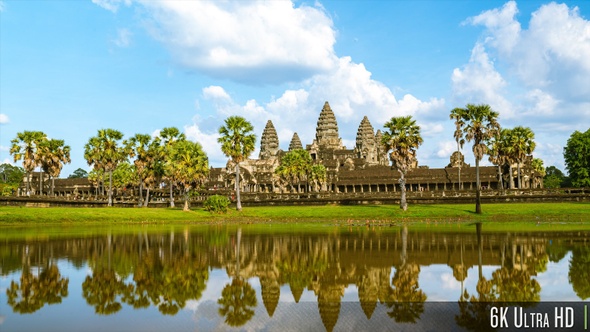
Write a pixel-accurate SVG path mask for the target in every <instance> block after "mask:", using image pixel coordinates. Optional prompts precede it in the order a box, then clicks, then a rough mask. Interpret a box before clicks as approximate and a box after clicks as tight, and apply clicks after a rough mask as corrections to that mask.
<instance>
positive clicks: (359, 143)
mask: <svg viewBox="0 0 590 332" xmlns="http://www.w3.org/2000/svg"><path fill="white" fill-rule="evenodd" d="M365 146H371V147H373V146H375V132H374V131H373V126H371V122H369V118H367V116H365V117H364V118H363V120H362V121H361V124H360V125H359V129H358V131H357V133H356V147H357V148H358V149H362V148H363V147H365Z"/></svg>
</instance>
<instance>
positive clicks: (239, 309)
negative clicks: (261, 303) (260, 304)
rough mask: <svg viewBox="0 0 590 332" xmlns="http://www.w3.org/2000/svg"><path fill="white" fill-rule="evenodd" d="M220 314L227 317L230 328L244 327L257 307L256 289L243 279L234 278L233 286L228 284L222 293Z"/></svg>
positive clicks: (226, 321) (219, 301)
mask: <svg viewBox="0 0 590 332" xmlns="http://www.w3.org/2000/svg"><path fill="white" fill-rule="evenodd" d="M217 303H218V304H219V305H220V307H219V314H220V315H221V316H223V317H225V323H226V324H227V325H229V326H234V327H236V326H242V325H244V324H246V322H248V321H249V320H250V319H251V318H252V316H254V310H253V308H255V307H256V304H257V303H256V292H255V291H254V288H252V286H251V285H250V284H249V283H248V282H247V281H246V280H243V279H242V278H239V277H238V278H233V279H232V282H231V284H226V285H225V287H223V290H222V291H221V298H220V299H219V300H217Z"/></svg>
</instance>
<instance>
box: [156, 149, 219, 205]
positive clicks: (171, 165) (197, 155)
mask: <svg viewBox="0 0 590 332" xmlns="http://www.w3.org/2000/svg"><path fill="white" fill-rule="evenodd" d="M165 167H166V169H167V170H168V172H167V173H168V174H171V175H172V176H173V178H174V179H176V181H178V183H179V184H181V185H182V187H183V189H184V209H183V210H184V211H188V210H189V206H188V195H189V191H190V189H191V188H193V187H194V186H195V185H197V184H199V183H200V182H201V181H202V180H203V179H205V176H206V175H207V174H208V172H209V162H208V159H207V155H206V154H205V152H203V148H202V147H201V144H199V143H195V142H191V141H185V140H183V141H179V142H177V143H176V144H174V147H173V148H172V150H171V153H170V158H169V162H167V163H166V166H165Z"/></svg>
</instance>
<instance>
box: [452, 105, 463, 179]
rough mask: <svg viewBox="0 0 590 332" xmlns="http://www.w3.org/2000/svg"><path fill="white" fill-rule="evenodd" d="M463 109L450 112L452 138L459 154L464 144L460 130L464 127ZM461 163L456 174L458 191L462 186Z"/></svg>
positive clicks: (454, 109)
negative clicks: (452, 127) (453, 122)
mask: <svg viewBox="0 0 590 332" xmlns="http://www.w3.org/2000/svg"><path fill="white" fill-rule="evenodd" d="M463 111H464V110H463V109H462V108H458V107H457V108H453V109H452V110H451V114H450V116H449V117H450V118H451V120H455V132H454V133H453V136H454V137H455V141H456V142H457V152H459V153H461V149H463V144H465V138H464V137H463V131H462V130H461V128H462V127H463V125H464V120H463ZM462 164H463V162H461V163H459V168H458V169H457V172H458V174H459V190H461V189H463V184H462V183H461V167H462V166H463V165H462Z"/></svg>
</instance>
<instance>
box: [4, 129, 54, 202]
mask: <svg viewBox="0 0 590 332" xmlns="http://www.w3.org/2000/svg"><path fill="white" fill-rule="evenodd" d="M46 137H47V136H46V135H45V134H44V133H43V132H41V131H27V130H25V131H23V132H21V133H17V134H16V138H14V139H13V140H12V141H10V143H11V144H12V146H11V147H10V154H11V155H13V156H14V162H17V161H19V160H21V159H22V160H23V168H24V169H25V172H26V176H27V186H26V190H27V193H28V192H30V190H31V173H32V172H33V171H34V170H35V167H37V166H38V165H39V158H38V152H39V144H40V143H41V142H43V141H44V140H45V139H46Z"/></svg>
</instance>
